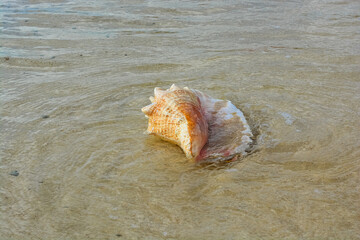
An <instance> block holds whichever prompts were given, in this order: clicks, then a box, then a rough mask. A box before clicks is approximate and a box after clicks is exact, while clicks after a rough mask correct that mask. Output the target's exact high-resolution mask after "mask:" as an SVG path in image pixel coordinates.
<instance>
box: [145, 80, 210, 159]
mask: <svg viewBox="0 0 360 240" xmlns="http://www.w3.org/2000/svg"><path fill="white" fill-rule="evenodd" d="M154 95H155V96H154V97H150V100H151V102H152V104H150V105H148V106H146V107H144V108H142V109H141V110H142V112H143V113H144V114H145V115H146V116H147V117H148V118H149V124H148V129H147V133H148V134H153V135H157V136H159V137H161V138H162V139H164V140H166V141H169V142H172V143H175V144H177V145H179V146H180V147H181V148H182V149H183V151H184V152H185V154H186V157H187V158H190V159H196V158H197V157H198V156H199V154H200V151H201V149H202V148H203V146H204V145H205V144H206V142H207V140H208V123H207V120H206V118H205V113H204V112H203V109H202V107H201V102H200V99H199V97H198V96H197V95H196V94H195V93H194V92H193V91H191V90H190V89H181V88H179V87H177V86H176V85H174V84H173V85H172V86H171V87H170V89H167V90H163V89H161V88H155V90H154Z"/></svg>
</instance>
